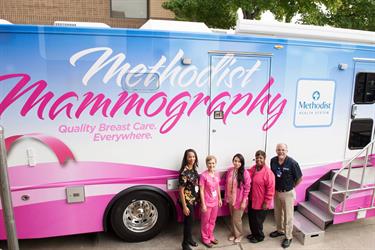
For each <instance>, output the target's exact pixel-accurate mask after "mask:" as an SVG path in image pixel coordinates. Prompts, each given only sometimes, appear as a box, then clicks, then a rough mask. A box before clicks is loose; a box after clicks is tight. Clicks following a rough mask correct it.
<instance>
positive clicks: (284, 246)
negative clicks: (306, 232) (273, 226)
mask: <svg viewBox="0 0 375 250" xmlns="http://www.w3.org/2000/svg"><path fill="white" fill-rule="evenodd" d="M291 243H292V239H284V240H283V243H281V246H282V247H283V248H287V247H289V246H290V244H291Z"/></svg>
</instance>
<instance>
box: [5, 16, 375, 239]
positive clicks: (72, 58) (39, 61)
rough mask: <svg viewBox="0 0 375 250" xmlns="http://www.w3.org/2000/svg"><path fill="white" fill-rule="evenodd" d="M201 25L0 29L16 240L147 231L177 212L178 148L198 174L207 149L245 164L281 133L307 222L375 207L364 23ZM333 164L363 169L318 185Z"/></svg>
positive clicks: (370, 37) (370, 57)
mask: <svg viewBox="0 0 375 250" xmlns="http://www.w3.org/2000/svg"><path fill="white" fill-rule="evenodd" d="M207 30H208V29H207ZM207 30H206V31H205V32H198V30H197V32H183V31H181V32H177V31H173V32H172V31H161V30H159V31H158V30H145V29H141V30H134V29H112V28H79V27H56V26H23V25H12V24H4V25H0V45H1V46H0V58H1V60H0V123H1V125H2V126H3V127H4V129H5V135H6V139H5V145H6V148H7V152H8V171H9V178H10V186H11V192H12V199H13V205H14V212H15V220H16V226H17V233H18V237H19V238H41V237H51V236H60V235H70V234H78V233H88V232H98V231H105V230H107V229H109V228H112V229H113V230H114V232H115V233H116V234H117V235H118V236H119V237H121V238H122V239H124V240H128V241H142V240H147V239H149V238H151V237H153V236H155V235H156V234H157V233H158V232H160V231H161V230H162V228H163V226H165V225H166V222H167V221H168V219H169V218H172V217H173V218H178V217H181V209H180V208H179V206H178V204H177V198H178V193H177V182H176V179H177V177H178V170H179V168H180V164H181V160H182V155H183V152H184V151H185V150H186V149H187V148H193V149H195V150H196V151H197V152H198V156H199V160H200V169H199V171H200V172H201V171H203V170H204V169H205V166H204V158H205V156H206V155H208V154H213V155H215V156H217V158H218V167H217V168H218V169H219V170H220V171H225V170H226V169H227V168H228V167H229V166H230V164H231V159H232V156H233V155H234V154H235V153H237V152H241V153H243V154H244V155H245V156H246V160H247V161H246V165H247V166H250V165H252V164H254V162H252V158H253V155H254V152H255V151H256V150H258V149H263V150H266V152H267V154H268V156H269V158H270V157H271V156H273V155H274V154H275V146H276V144H277V143H279V142H285V143H287V144H288V146H289V152H290V154H291V155H292V157H293V158H295V159H296V160H297V161H298V162H299V163H300V165H301V167H302V171H303V174H304V179H303V182H302V184H300V185H299V186H298V189H297V204H296V205H299V206H300V207H301V209H300V210H299V211H300V212H301V214H303V215H304V216H306V217H308V213H307V212H306V211H308V210H309V209H310V210H311V207H312V206H313V205H314V206H316V207H314V208H316V209H318V210H319V211H321V214H323V213H324V215H325V216H326V217H325V220H323V221H314V219H313V218H310V221H312V222H314V223H315V224H319V222H321V223H323V224H324V226H325V225H327V224H329V223H341V222H345V221H351V220H355V219H357V218H362V217H370V216H374V215H375V210H374V209H373V201H374V196H373V189H371V187H372V186H373V184H369V183H367V182H366V176H368V175H369V174H371V173H372V172H373V170H374V168H373V167H372V165H373V164H374V154H373V144H374V142H373V139H374V118H375V104H374V102H375V35H374V33H371V32H365V31H350V30H341V29H333V28H321V27H320V28H319V27H312V26H293V25H287V24H283V25H282V24H280V25H262V24H261V23H258V22H255V21H249V20H242V19H239V21H238V25H237V28H236V30H235V31H233V32H229V33H215V32H211V31H210V30H208V31H207ZM362 151H363V153H362ZM354 159H355V161H354ZM358 159H359V160H358ZM360 161H362V162H363V161H364V162H365V163H363V164H362V163H359V162H360ZM348 162H349V163H350V164H349V165H347V163H348ZM348 166H349V167H352V166H353V169H351V168H348ZM342 167H344V168H345V169H342V172H341V178H342V179H344V178H343V177H344V174H342V173H346V172H352V173H354V172H355V170H356V169H357V168H354V167H360V168H361V169H367V170H366V174H365V175H364V176H365V178H364V181H363V180H362V182H361V183H360V184H358V183H356V182H355V180H353V179H347V180H348V181H347V182H346V181H343V182H341V183H338V184H337V185H336V184H334V183H333V182H332V185H331V184H329V183H328V184H327V182H329V181H330V173H332V170H337V169H341V168H342ZM348 169H349V170H348ZM345 171H346V172H345ZM334 173H338V172H337V171H336V172H334ZM335 178H336V177H335ZM337 179H340V175H339V177H337ZM346 183H348V185H346ZM357 184H358V185H357ZM324 185H328V186H326V188H325V189H324ZM335 185H336V186H335ZM339 187H342V188H343V189H345V191H346V192H345V195H344V196H345V197H344V199H341V198H342V196H343V195H342V194H343V193H335V192H336V191H340V190H342V189H340V188H339ZM330 188H331V189H330ZM350 188H352V189H353V188H354V189H355V190H356V191H359V194H356V196H355V197H353V195H352V194H353V193H354V191H350V190H348V189H350ZM324 190H325V191H324ZM361 194H362V195H361ZM319 199H320V200H319ZM345 203H346V204H345ZM309 204H310V205H309ZM332 207H333V210H334V211H336V212H338V213H340V212H342V213H341V214H333V213H332V212H330V211H329V209H331V210H332ZM345 207H346V209H349V210H344V208H345ZM354 207H355V209H354ZM350 209H352V210H350ZM304 210H305V212H304ZM318 210H316V211H318ZM225 212H226V208H223V209H222V211H220V214H221V215H224V214H225ZM316 217H319V216H316ZM327 218H328V219H327ZM0 220H1V223H3V219H2V218H1V219H0ZM297 221H298V218H297ZM302 224H304V223H302ZM318 226H319V225H318ZM301 230H302V229H301ZM0 237H1V238H2V239H4V238H5V237H6V235H5V231H4V227H3V226H1V227H0Z"/></svg>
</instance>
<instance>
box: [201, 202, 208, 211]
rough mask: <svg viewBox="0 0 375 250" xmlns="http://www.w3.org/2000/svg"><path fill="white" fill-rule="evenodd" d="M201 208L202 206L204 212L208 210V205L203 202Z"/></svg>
mask: <svg viewBox="0 0 375 250" xmlns="http://www.w3.org/2000/svg"><path fill="white" fill-rule="evenodd" d="M201 208H202V212H203V213H205V212H207V207H206V205H203V204H202V207H201Z"/></svg>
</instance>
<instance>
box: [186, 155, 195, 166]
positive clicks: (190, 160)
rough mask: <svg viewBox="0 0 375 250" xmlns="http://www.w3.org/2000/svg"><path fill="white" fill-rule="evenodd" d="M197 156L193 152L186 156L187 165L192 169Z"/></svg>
mask: <svg viewBox="0 0 375 250" xmlns="http://www.w3.org/2000/svg"><path fill="white" fill-rule="evenodd" d="M195 159H196V157H195V154H194V153H193V152H188V154H187V156H186V162H187V165H188V166H189V167H192V166H193V165H194V163H195Z"/></svg>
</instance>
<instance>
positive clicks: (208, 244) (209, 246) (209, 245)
mask: <svg viewBox="0 0 375 250" xmlns="http://www.w3.org/2000/svg"><path fill="white" fill-rule="evenodd" d="M203 245H205V246H206V247H207V248H212V247H213V246H214V244H212V243H211V242H210V243H204V242H203Z"/></svg>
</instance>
